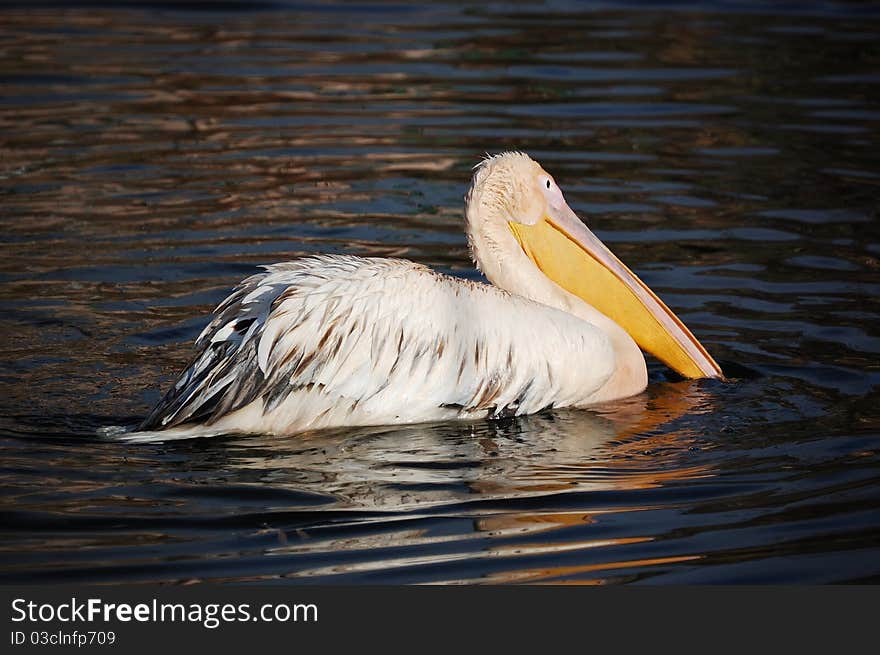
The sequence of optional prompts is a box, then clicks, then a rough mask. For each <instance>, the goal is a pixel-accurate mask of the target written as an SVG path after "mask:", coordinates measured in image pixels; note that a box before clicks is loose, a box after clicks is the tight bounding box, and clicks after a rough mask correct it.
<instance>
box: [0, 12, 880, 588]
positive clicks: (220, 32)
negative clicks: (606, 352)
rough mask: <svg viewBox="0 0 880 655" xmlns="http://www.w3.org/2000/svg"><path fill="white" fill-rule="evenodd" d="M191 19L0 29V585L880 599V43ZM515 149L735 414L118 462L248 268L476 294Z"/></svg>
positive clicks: (204, 444)
mask: <svg viewBox="0 0 880 655" xmlns="http://www.w3.org/2000/svg"><path fill="white" fill-rule="evenodd" d="M169 6H170V5H169V4H168V3H166V4H164V5H162V7H165V8H164V9H163V8H162V7H159V8H156V9H150V8H148V5H146V4H145V5H140V6H136V7H132V6H131V5H126V6H122V7H120V8H112V7H111V8H107V7H106V6H102V7H97V8H95V7H93V8H80V9H75V8H74V9H70V8H64V7H61V8H58V7H52V6H46V7H45V8H43V9H36V8H33V7H31V8H28V7H26V6H25V5H22V6H21V7H20V8H15V7H11V8H10V7H6V8H5V9H2V10H0V53H2V55H0V81H2V84H0V89H2V92H0V221H2V240H0V254H2V256H0V279H2V285H0V304H2V313H0V330H2V332H0V334H2V340H0V359H2V369H0V378H2V384H3V387H2V391H3V393H2V395H0V452H2V458H0V464H2V469H3V472H2V500H0V503H2V531H3V539H2V540H0V562H2V563H0V581H2V582H18V581H35V582H43V583H45V582H61V581H89V582H109V583H114V582H130V581H165V582H185V581H191V580H225V581H230V580H267V581H278V580H295V581H320V582H344V583H350V582H357V583H363V582H371V583H416V582H443V583H459V582H468V583H470V582H490V583H491V582H574V583H612V582H650V583H703V582H720V583H731V582H760V583H763V582H777V583H778V582H783V583H792V582H797V583H806V582H852V581H862V582H864V581H873V582H878V581H880V511H878V510H880V455H878V448H880V393H878V385H880V367H878V362H880V301H878V298H880V230H878V207H880V200H878V199H880V140H878V128H880V93H878V91H880V45H878V44H880V14H878V13H877V12H875V11H873V10H871V9H870V8H869V6H868V5H865V4H861V3H857V4H850V5H833V4H828V3H826V4H822V5H819V6H818V7H819V8H818V9H809V10H806V9H803V8H801V7H800V5H798V6H794V5H780V6H778V7H777V12H781V13H776V14H766V13H761V12H760V11H753V10H752V8H750V7H749V5H747V4H742V3H738V4H735V5H733V4H731V5H728V4H726V3H721V4H719V5H717V8H716V9H711V8H707V9H703V10H701V11H690V10H689V11H679V10H661V9H659V8H657V7H656V6H651V5H646V6H639V5H627V6H620V7H615V6H614V5H603V6H604V7H606V8H604V9H601V10H594V11H584V10H583V9H582V8H579V6H578V5H576V4H571V5H554V4H550V5H547V6H542V5H539V4H535V3H523V4H522V5H518V7H519V8H513V9H511V8H505V7H502V6H500V5H499V6H495V5H491V4H484V3H477V4H473V5H466V4H461V5H460V4H458V3H454V4H449V5H444V4H433V5H431V6H430V7H428V8H420V9H415V8H413V7H411V6H396V5H386V4H375V5H369V6H361V7H352V6H351V5H345V6H324V7H320V8H309V7H304V6H299V5H297V6H293V5H289V6H288V5H285V4H284V3H273V4H266V5H257V6H256V7H255V8H248V9H244V7H245V6H247V5H244V4H235V5H227V6H226V8H227V9H228V11H206V10H205V9H204V3H199V4H196V5H194V6H193V7H192V8H191V9H190V10H185V9H186V7H185V5H183V4H181V5H176V7H177V9H174V10H171V9H168V8H167V7H169ZM734 9H735V11H734ZM514 148H516V149H523V150H526V151H528V152H529V153H530V154H531V155H532V156H534V157H535V158H536V159H538V160H540V161H541V162H542V163H543V164H544V166H545V167H546V168H547V169H548V170H549V171H550V172H551V173H553V174H554V175H555V176H556V178H557V180H558V181H559V182H560V185H561V186H562V187H563V189H564V190H565V192H566V195H567V198H568V200H569V202H570V204H571V205H572V206H573V207H574V208H575V209H576V210H577V211H578V213H580V214H581V215H582V216H584V217H586V218H587V219H588V222H589V223H590V224H591V225H592V227H593V228H594V230H595V231H596V233H597V234H598V235H599V236H600V237H601V238H603V239H604V240H605V241H606V243H608V244H609V245H610V246H611V247H612V248H613V249H614V250H615V251H616V252H617V253H618V254H619V255H620V256H621V258H622V259H623V260H624V261H626V262H627V263H628V264H629V265H630V266H631V267H632V268H634V269H635V270H636V271H637V272H638V273H639V274H641V275H642V277H643V278H644V279H645V281H646V282H648V284H650V285H651V286H652V287H653V288H654V289H655V290H657V291H658V293H660V295H661V296H663V298H664V299H665V300H666V301H667V303H668V304H669V305H671V306H672V307H673V308H674V309H675V310H676V311H677V312H678V313H679V315H680V316H681V317H682V318H683V319H684V320H685V321H686V322H687V323H688V324H689V325H690V326H691V327H692V329H693V330H694V332H695V333H696V334H697V335H698V336H699V337H700V338H701V340H702V341H703V343H704V344H706V346H707V347H708V348H709V350H710V351H711V352H712V353H713V354H715V356H716V358H717V359H718V360H719V361H720V362H721V363H722V365H723V366H724V367H725V369H726V370H727V372H728V374H729V375H730V376H731V377H732V378H733V380H732V381H731V382H730V383H726V384H725V383H720V382H715V381H701V382H688V381H681V380H678V379H677V378H675V377H674V376H673V375H672V374H671V373H669V372H667V371H666V369H664V368H663V367H662V366H661V365H659V364H657V363H656V362H654V361H651V362H650V363H649V368H650V376H651V385H650V387H649V389H648V391H647V392H646V393H644V394H643V395H641V396H639V397H636V398H632V399H630V400H627V401H625V402H620V403H615V404H612V405H609V406H605V407H600V408H597V409H596V410H595V411H556V412H550V413H545V414H541V415H536V416H532V417H525V418H519V419H506V420H502V421H495V422H476V423H469V424H437V425H426V426H408V427H395V428H369V429H357V430H335V431H331V432H323V433H314V434H309V435H301V436H297V437H287V438H278V437H272V438H270V437H259V436H249V437H242V436H236V435H230V436H228V437H219V438H214V439H200V440H191V441H181V442H175V443H166V444H146V445H144V444H125V443H120V442H119V441H116V440H113V439H111V438H108V437H101V436H98V434H99V430H100V429H101V428H104V427H106V426H110V425H132V424H135V423H137V421H138V420H139V419H140V418H141V417H143V416H144V415H145V413H146V411H147V410H148V408H149V407H150V405H151V404H152V403H154V402H155V401H157V400H158V398H159V396H160V394H161V392H162V390H163V387H166V386H167V385H168V384H169V382H170V381H171V378H172V376H173V375H174V373H175V372H176V371H177V370H179V369H180V368H181V367H182V366H183V365H185V364H186V363H187V362H188V360H189V358H190V349H191V344H192V341H193V339H194V338H195V336H196V335H197V334H198V332H199V331H200V330H201V328H202V327H203V326H204V325H205V323H206V316H207V313H208V312H209V311H210V310H211V309H212V308H213V306H214V305H215V304H216V303H217V302H218V301H220V300H221V299H222V298H223V297H224V296H225V294H226V293H227V292H228V290H229V289H230V288H231V287H232V286H233V285H234V284H235V283H236V282H237V281H238V280H239V279H241V278H242V277H244V276H246V275H248V274H250V273H253V272H255V270H256V267H257V266H258V265H260V264H266V263H271V262H276V261H283V260H287V259H290V258H293V257H296V256H299V255H302V254H305V253H312V252H345V253H354V254H363V255H380V256H384V255H393V256H400V257H407V258H411V259H414V260H417V261H419V262H423V263H425V264H428V265H430V266H433V267H435V268H438V269H440V270H443V271H446V272H450V273H453V274H455V275H460V276H463V277H466V278H471V279H478V274H477V273H476V272H475V271H474V270H473V267H472V265H471V264H470V262H469V259H468V253H467V248H466V243H465V239H464V236H463V233H462V217H461V215H462V195H463V193H464V191H465V189H466V185H467V183H468V181H469V178H470V169H471V167H472V166H473V165H474V164H475V163H476V162H477V161H479V159H480V158H481V156H482V154H483V153H484V152H486V151H488V152H498V151H501V150H505V149H514Z"/></svg>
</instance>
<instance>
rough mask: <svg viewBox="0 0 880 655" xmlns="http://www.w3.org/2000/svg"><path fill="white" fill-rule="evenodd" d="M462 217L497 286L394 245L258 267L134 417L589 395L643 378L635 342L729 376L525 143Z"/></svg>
mask: <svg viewBox="0 0 880 655" xmlns="http://www.w3.org/2000/svg"><path fill="white" fill-rule="evenodd" d="M465 218H466V230H467V237H468V244H469V247H470V252H471V256H472V258H473V260H474V262H475V263H476V265H477V267H478V268H479V269H480V270H481V271H482V272H483V274H484V275H485V276H486V278H487V279H488V280H489V282H490V283H491V284H482V283H476V282H472V281H469V280H464V279H459V278H455V277H450V276H447V275H442V274H440V273H437V272H436V271H433V270H431V269H430V268H427V267H425V266H422V265H420V264H417V263H414V262H410V261H405V260H401V259H383V258H372V257H355V256H350V255H319V256H309V257H304V258H301V259H298V260H295V261H291V262H286V263H280V264H274V265H271V266H266V267H265V270H264V272H261V273H259V274H257V275H253V276H251V277H249V278H247V279H245V280H244V281H243V282H241V284H239V286H238V287H236V288H235V289H234V291H233V292H232V293H231V295H229V297H227V298H226V299H225V300H224V301H223V302H221V303H220V305H219V306H218V307H217V309H216V310H215V311H214V313H213V316H212V318H211V321H210V323H209V324H208V326H207V327H206V328H205V329H204V331H203V332H202V333H201V335H200V336H199V337H198V339H197V340H196V343H195V348H196V356H195V358H194V360H193V361H192V363H191V364H190V365H189V366H188V367H187V368H186V370H184V371H183V373H182V374H181V375H180V376H179V378H178V379H177V381H176V382H175V384H174V385H173V386H172V388H171V389H170V390H169V391H168V393H167V394H166V395H165V397H164V398H163V399H162V400H161V401H160V402H159V403H158V405H157V406H156V407H155V408H154V409H153V410H152V411H151V412H150V414H149V415H148V416H147V417H146V419H145V420H144V421H143V423H142V424H141V425H140V427H139V430H140V431H151V432H153V433H158V434H159V435H160V436H159V437H158V438H162V437H161V435H162V434H167V435H168V436H169V437H171V433H174V435H175V436H178V437H179V436H196V435H205V434H220V433H229V432H244V433H266V434H294V433H299V432H303V431H308V430H313V429H320V428H329V427H340V426H362V425H385V424H400V423H419V422H428V421H446V420H455V419H481V418H492V417H501V416H511V415H522V414H531V413H534V412H538V411H541V410H543V409H547V408H551V407H574V408H583V407H588V406H591V405H595V404H598V403H603V402H606V401H611V400H615V399H620V398H624V397H628V396H633V395H635V394H638V393H641V392H642V391H643V390H644V389H645V387H646V385H647V381H648V378H647V370H646V366H645V358H644V355H643V354H642V350H641V349H644V350H645V351H647V352H649V353H651V354H653V355H655V356H656V357H657V358H659V359H660V360H662V361H663V362H664V363H666V364H667V365H668V366H669V367H671V368H672V369H674V370H675V371H677V372H678V373H680V374H681V375H683V376H685V377H688V378H701V377H710V378H722V377H723V374H722V371H721V368H720V367H719V366H718V364H716V363H715V361H714V360H713V359H712V357H711V356H710V355H709V353H708V352H707V351H706V349H705V348H704V347H703V346H702V345H701V344H700V342H699V341H697V339H696V338H695V337H694V335H693V334H692V333H691V332H690V330H688V328H687V327H686V326H685V325H684V323H682V321H681V320H679V319H678V318H677V317H676V316H675V314H673V313H672V311H671V310H670V309H669V308H668V307H667V306H666V305H665V304H664V303H663V302H662V301H661V300H660V299H659V298H658V297H657V295H656V294H654V293H653V292H652V291H651V290H650V289H649V288H648V287H647V285H645V284H644V283H643V282H642V281H641V280H640V279H639V278H638V277H636V275H635V274H634V273H633V272H632V271H630V270H629V269H628V268H627V267H626V266H625V265H624V264H623V263H622V262H621V261H620V260H619V259H618V258H617V257H615V255H614V254H612V252H611V251H610V250H609V249H608V248H606V247H605V245H604V244H603V243H602V242H601V241H600V240H599V239H598V238H597V237H596V236H594V235H593V233H592V232H591V231H590V230H589V229H588V228H587V227H586V225H584V223H582V222H581V221H580V220H579V219H578V217H577V215H576V214H575V213H574V212H573V211H572V210H571V209H570V208H569V206H568V204H567V203H566V201H565V198H564V197H563V195H562V191H561V190H560V189H559V187H558V186H557V184H556V181H555V180H554V179H553V177H552V176H551V175H550V174H549V173H547V172H546V171H545V170H544V169H543V168H542V167H541V166H540V165H539V164H538V163H537V162H535V161H534V160H532V159H531V158H530V157H529V156H528V155H526V154H523V153H519V152H505V153H502V154H498V155H494V156H487V158H486V159H485V160H483V161H482V162H480V163H479V164H478V165H477V166H476V167H475V172H474V175H473V179H472V182H471V186H470V189H469V191H468V193H467V195H466V197H465Z"/></svg>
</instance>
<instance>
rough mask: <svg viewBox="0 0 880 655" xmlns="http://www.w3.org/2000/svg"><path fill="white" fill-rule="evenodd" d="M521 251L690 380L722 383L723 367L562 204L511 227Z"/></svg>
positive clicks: (646, 349) (658, 299) (564, 204)
mask: <svg viewBox="0 0 880 655" xmlns="http://www.w3.org/2000/svg"><path fill="white" fill-rule="evenodd" d="M508 224H509V225H510V229H511V230H512V231H513V233H514V235H515V236H516V239H517V241H519V244H520V246H521V247H522V249H523V251H524V252H525V253H526V255H528V257H529V258H530V259H531V260H532V261H533V262H534V263H535V265H536V266H537V267H538V268H539V269H540V270H541V271H542V272H543V273H544V275H546V276H547V277H549V278H550V279H551V280H553V281H554V282H555V283H556V284H558V285H559V286H561V287H562V288H563V289H565V290H566V291H568V292H569V293H572V294H574V295H575V296H578V297H579V298H581V299H582V300H584V301H585V302H587V303H589V304H590V305H592V306H593V307H595V308H596V309H597V310H599V311H600V312H602V313H603V314H605V315H606V316H608V317H609V318H610V319H611V320H613V321H614V322H615V323H617V324H618V325H620V326H621V327H622V328H623V329H624V330H626V331H627V332H628V333H629V334H630V336H632V338H633V339H634V340H635V342H636V343H637V344H638V345H639V347H641V348H642V350H645V351H646V352H649V353H651V354H652V355H654V356H655V357H657V359H659V360H661V361H662V362H664V363H665V364H666V365H667V366H669V367H670V368H672V369H673V370H675V371H677V372H678V373H679V374H681V375H683V376H685V377H688V378H705V377H709V378H723V377H724V374H723V373H722V371H721V367H720V366H718V364H717V363H716V362H715V360H714V359H712V356H711V355H709V353H708V352H707V351H706V349H705V348H704V347H703V345H702V344H701V343H700V342H699V341H697V339H696V337H695V336H694V335H693V334H692V333H691V331H690V330H688V329H687V327H686V326H685V324H684V323H682V322H681V320H680V319H679V318H678V317H677V316H676V315H675V314H673V313H672V311H671V310H670V309H669V308H668V307H667V306H666V305H665V304H664V303H663V301H662V300H660V298H658V297H657V295H656V294H655V293H654V292H653V291H651V289H649V288H648V286H647V285H646V284H645V283H644V282H642V281H641V280H640V279H639V278H638V277H637V276H636V275H635V273H633V272H632V271H631V270H629V269H628V268H627V267H626V265H625V264H624V263H623V262H621V261H620V260H619V259H618V258H617V257H615V255H614V253H612V252H611V251H610V250H609V249H608V248H606V247H605V244H603V243H602V242H601V241H600V240H599V239H598V238H597V237H596V236H595V235H594V234H593V233H592V232H591V231H590V230H589V229H588V228H587V226H586V225H584V224H583V223H582V222H581V220H580V219H579V218H578V217H577V215H576V214H575V213H574V212H573V211H572V210H571V208H569V206H568V205H567V204H566V203H565V201H562V202H561V203H560V206H559V207H548V209H547V211H546V212H545V215H544V216H543V218H542V219H541V220H539V221H538V222H537V223H535V224H534V225H524V224H522V223H515V222H512V221H511V222H509V223H508Z"/></svg>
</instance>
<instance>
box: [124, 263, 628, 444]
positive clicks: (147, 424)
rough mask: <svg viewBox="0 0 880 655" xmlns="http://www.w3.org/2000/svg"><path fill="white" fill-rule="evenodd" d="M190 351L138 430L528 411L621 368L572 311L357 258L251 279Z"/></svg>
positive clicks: (586, 389)
mask: <svg viewBox="0 0 880 655" xmlns="http://www.w3.org/2000/svg"><path fill="white" fill-rule="evenodd" d="M196 349H197V355H196V357H195V359H194V360H193V362H192V363H191V364H190V366H189V367H188V368H187V369H186V370H185V371H184V373H183V374H182V375H181V376H180V378H179V379H178V380H177V382H176V383H175V384H174V386H173V387H172V388H171V390H170V391H169V392H168V393H167V394H166V395H165V397H164V398H163V399H162V400H161V402H160V403H159V404H158V405H157V406H156V407H155V409H154V410H153V411H152V412H151V413H150V415H149V416H148V417H147V418H146V420H145V421H144V423H143V424H142V425H141V426H140V429H141V430H161V429H166V428H171V427H175V426H181V425H186V424H196V423H198V424H201V425H205V426H211V425H221V426H224V427H229V429H230V430H233V429H235V430H243V431H261V432H283V431H289V430H302V429H308V428H312V427H327V426H330V425H352V424H382V423H399V422H413V421H424V420H441V419H447V418H455V417H468V416H472V417H478V416H486V415H500V414H502V413H514V414H520V413H531V412H534V411H538V410H540V409H541V408H543V407H546V406H548V405H551V404H557V405H565V404H572V403H573V402H574V401H575V400H577V399H583V398H585V397H587V396H588V395H589V393H590V389H592V388H595V389H598V388H599V387H601V385H602V384H604V382H605V380H607V379H608V377H609V376H610V375H611V371H612V370H613V365H614V361H613V354H612V352H611V349H610V346H609V344H608V343H607V339H606V338H605V336H604V335H603V334H602V333H601V332H600V331H599V330H597V329H595V328H593V326H591V325H589V324H587V323H584V322H583V321H581V320H580V319H577V318H575V317H574V316H571V315H569V314H566V313H565V312H561V311H558V310H554V309H551V308H549V307H546V306H544V305H540V304H537V303H534V302H531V301H528V300H525V299H522V298H517V297H513V296H510V295H509V294H507V293H505V292H503V291H500V290H498V289H496V288H494V287H490V286H488V285H483V284H475V283H472V282H468V281H465V280H459V279H456V278H450V277H447V276H443V275H439V274H437V273H435V272H433V271H431V270H430V269H428V268H426V267H424V266H421V265H418V264H415V263H412V262H408V261H403V260H394V259H373V258H359V257H351V256H319V257H309V258H304V259H301V260H297V261H294V262H289V263H284V264H276V265H273V266H269V267H267V268H266V272H264V273H261V274H258V275H254V276H252V277H250V278H248V279H246V280H244V282H242V283H241V284H240V285H239V286H238V287H237V288H236V289H235V290H234V291H233V293H232V294H231V295H230V296H229V297H228V298H226V300H224V301H223V302H222V303H221V304H220V305H219V306H218V307H217V309H216V310H215V312H214V316H213V318H212V320H211V322H210V323H209V325H208V326H207V327H206V328H205V330H204V331H203V332H202V334H201V335H200V336H199V338H198V339H197V341H196ZM567 399H568V400H567ZM228 417H238V419H237V420H235V421H231V422H230V421H228ZM224 421H226V422H224Z"/></svg>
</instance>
